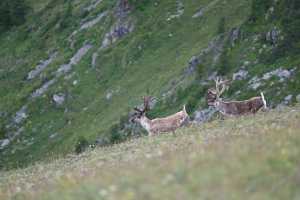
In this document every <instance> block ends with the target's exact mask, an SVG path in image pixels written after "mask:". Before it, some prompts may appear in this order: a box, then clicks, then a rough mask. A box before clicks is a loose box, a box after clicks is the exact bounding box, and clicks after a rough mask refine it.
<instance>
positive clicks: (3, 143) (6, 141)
mask: <svg viewBox="0 0 300 200" xmlns="http://www.w3.org/2000/svg"><path fill="white" fill-rule="evenodd" d="M9 144H10V140H9V139H4V140H0V149H4V148H5V147H6V146H8V145H9Z"/></svg>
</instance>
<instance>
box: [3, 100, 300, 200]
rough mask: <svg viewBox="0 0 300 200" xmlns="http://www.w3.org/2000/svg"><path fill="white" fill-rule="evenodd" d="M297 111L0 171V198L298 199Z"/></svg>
mask: <svg viewBox="0 0 300 200" xmlns="http://www.w3.org/2000/svg"><path fill="white" fill-rule="evenodd" d="M299 118H300V108H299V106H297V107H292V108H284V109H281V110H277V111H269V112H266V113H259V114H257V115H255V116H253V115H251V116H245V117H241V118H231V119H226V120H215V121H213V122H209V123H206V124H204V125H202V126H199V125H193V126H191V127H188V128H182V129H179V130H177V131H176V133H175V135H172V134H164V135H160V136H157V137H151V138H148V137H142V138H138V139H132V140H130V141H127V142H124V143H121V144H118V145H114V146H111V147H106V148H98V149H95V150H92V151H88V152H85V153H82V154H80V155H79V156H69V157H67V158H61V159H58V160H56V159H55V160H51V161H48V162H41V163H36V164H35V165H32V166H30V167H28V168H24V169H16V170H11V171H6V172H1V175H0V198H1V199H49V200H50V199H298V198H299V197H300V193H299V185H300V179H299V178H300V177H299V173H300V171H299V170H300V168H299V167H300V166H299V162H300V149H299V145H300V135H299V128H300V127H299Z"/></svg>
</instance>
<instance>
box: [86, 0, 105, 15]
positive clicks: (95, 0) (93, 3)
mask: <svg viewBox="0 0 300 200" xmlns="http://www.w3.org/2000/svg"><path fill="white" fill-rule="evenodd" d="M101 2H102V0H93V1H92V3H91V4H90V5H89V6H88V7H86V8H84V10H86V11H88V12H90V11H91V10H93V9H95V8H96V7H97V6H98V5H99V4H100V3H101Z"/></svg>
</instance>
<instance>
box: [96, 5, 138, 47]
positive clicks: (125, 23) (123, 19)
mask: <svg viewBox="0 0 300 200" xmlns="http://www.w3.org/2000/svg"><path fill="white" fill-rule="evenodd" d="M130 10H131V6H130V4H129V2H128V0H119V1H118V4H117V7H116V9H115V18H116V22H115V23H114V24H113V25H112V26H111V28H110V30H109V31H108V32H107V33H106V34H105V36H104V38H103V40H102V45H101V47H100V49H104V48H107V47H109V46H110V45H111V44H113V43H115V42H116V41H118V40H119V39H121V38H123V37H124V36H126V35H128V34H129V33H131V32H132V31H133V30H134V27H135V26H134V20H133V19H132V18H130V17H129V15H128V14H129V12H130Z"/></svg>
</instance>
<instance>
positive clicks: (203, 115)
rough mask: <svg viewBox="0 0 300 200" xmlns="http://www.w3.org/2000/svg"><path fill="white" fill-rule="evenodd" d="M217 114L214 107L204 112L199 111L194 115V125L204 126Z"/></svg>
mask: <svg viewBox="0 0 300 200" xmlns="http://www.w3.org/2000/svg"><path fill="white" fill-rule="evenodd" d="M216 112H217V110H216V109H215V108H214V107H209V108H207V109H204V110H197V111H195V113H194V121H193V122H194V123H197V124H202V123H205V122H207V121H209V120H210V119H211V118H212V117H213V115H214V114H215V113H216Z"/></svg>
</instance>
